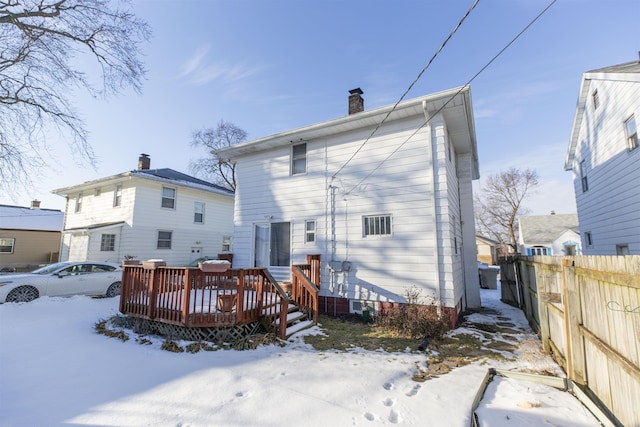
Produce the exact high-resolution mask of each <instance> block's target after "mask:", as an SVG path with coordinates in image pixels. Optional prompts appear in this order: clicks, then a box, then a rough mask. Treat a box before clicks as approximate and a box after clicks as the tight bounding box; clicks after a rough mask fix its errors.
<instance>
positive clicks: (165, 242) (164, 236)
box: [157, 231, 173, 249]
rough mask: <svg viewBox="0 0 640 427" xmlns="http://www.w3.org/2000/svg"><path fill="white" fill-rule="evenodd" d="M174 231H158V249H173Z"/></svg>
mask: <svg viewBox="0 0 640 427" xmlns="http://www.w3.org/2000/svg"><path fill="white" fill-rule="evenodd" d="M172 237H173V232H172V231H158V245H157V248H158V249H171V239H172Z"/></svg>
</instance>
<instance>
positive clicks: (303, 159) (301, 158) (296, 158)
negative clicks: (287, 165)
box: [291, 144, 307, 175]
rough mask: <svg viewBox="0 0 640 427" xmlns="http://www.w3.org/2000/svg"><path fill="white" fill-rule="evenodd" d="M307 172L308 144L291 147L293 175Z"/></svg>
mask: <svg viewBox="0 0 640 427" xmlns="http://www.w3.org/2000/svg"><path fill="white" fill-rule="evenodd" d="M306 172H307V144H298V145H294V146H293V147H291V175H297V174H300V173H306Z"/></svg>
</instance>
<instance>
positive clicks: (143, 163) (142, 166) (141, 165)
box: [138, 153, 151, 170]
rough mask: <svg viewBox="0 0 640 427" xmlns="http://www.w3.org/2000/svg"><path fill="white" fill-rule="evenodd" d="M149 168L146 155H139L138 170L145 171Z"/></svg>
mask: <svg viewBox="0 0 640 427" xmlns="http://www.w3.org/2000/svg"><path fill="white" fill-rule="evenodd" d="M150 167H151V159H150V158H149V155H148V154H144V153H143V154H140V157H138V170H147V169H149V168H150Z"/></svg>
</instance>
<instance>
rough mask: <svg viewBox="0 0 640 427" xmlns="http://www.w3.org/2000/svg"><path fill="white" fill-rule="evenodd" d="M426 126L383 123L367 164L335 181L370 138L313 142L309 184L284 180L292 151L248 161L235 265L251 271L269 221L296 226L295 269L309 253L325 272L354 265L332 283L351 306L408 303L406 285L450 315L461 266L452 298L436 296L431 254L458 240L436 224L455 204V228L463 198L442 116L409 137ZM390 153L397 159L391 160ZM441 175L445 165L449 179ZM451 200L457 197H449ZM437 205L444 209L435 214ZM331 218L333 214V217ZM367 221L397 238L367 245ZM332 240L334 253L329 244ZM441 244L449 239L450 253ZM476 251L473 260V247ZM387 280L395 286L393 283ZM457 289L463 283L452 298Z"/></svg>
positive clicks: (242, 177)
mask: <svg viewBox="0 0 640 427" xmlns="http://www.w3.org/2000/svg"><path fill="white" fill-rule="evenodd" d="M423 123H424V117H423V115H420V116H419V117H416V118H413V119H405V120H398V121H395V122H392V123H387V124H386V128H385V132H384V133H381V134H377V135H374V137H373V138H371V140H370V141H369V143H367V144H366V145H365V147H364V148H363V151H362V152H361V155H359V156H356V157H354V158H353V159H352V160H351V161H350V163H349V165H348V167H346V168H345V169H344V170H343V171H342V172H341V173H340V174H339V175H338V177H339V179H336V180H332V179H331V176H332V175H333V174H334V173H335V172H336V171H338V169H339V168H340V167H341V166H343V165H344V164H345V162H347V161H348V160H349V159H350V157H351V156H352V154H353V152H354V150H357V149H358V147H359V146H360V145H361V144H362V142H363V141H364V140H365V139H366V138H367V137H368V136H369V134H370V131H367V130H366V129H363V130H360V131H352V132H345V133H342V134H338V135H335V136H334V137H332V138H329V139H319V140H312V141H307V143H306V168H307V171H311V170H313V171H325V173H322V174H320V173H313V174H307V175H305V176H304V177H301V178H303V180H304V181H300V180H298V179H296V180H291V179H284V178H286V177H287V176H289V174H290V171H291V147H286V146H285V147H281V148H279V149H273V150H267V151H264V152H258V153H253V154H247V155H245V156H242V158H240V159H239V160H238V162H237V169H236V172H237V179H238V183H239V185H238V188H237V191H236V207H235V232H234V265H237V266H239V267H241V266H252V265H253V261H254V260H253V257H254V256H255V254H254V252H255V248H254V240H253V239H254V229H253V225H254V224H256V223H262V222H264V221H265V219H266V218H271V220H272V221H273V222H281V221H288V222H291V224H292V247H291V253H292V260H291V262H292V264H297V263H304V262H306V255H308V254H311V253H318V254H320V255H321V257H322V260H323V261H324V262H329V261H330V260H331V259H332V258H333V260H334V261H335V262H336V265H338V264H340V263H341V262H342V261H350V262H351V265H352V266H353V267H352V269H351V271H350V272H341V273H338V275H339V277H337V278H336V280H338V281H340V282H343V281H346V282H347V283H349V285H348V286H344V287H343V289H342V292H343V296H345V297H348V298H360V297H361V295H364V294H365V293H366V294H368V297H370V298H372V299H375V300H379V301H390V300H396V301H403V300H404V293H405V290H406V289H405V288H406V286H407V284H408V283H415V284H416V285H418V286H420V287H421V289H422V290H423V297H424V298H439V297H441V298H442V301H443V303H444V304H445V305H447V304H449V305H453V304H455V302H456V301H459V299H460V297H461V295H462V289H464V274H463V268H462V257H460V256H458V257H457V264H456V267H455V268H454V269H453V270H452V269H451V268H448V270H447V275H446V276H443V279H442V280H443V283H446V284H443V286H442V289H445V288H447V287H449V288H451V291H450V292H445V291H444V290H441V289H440V286H438V288H437V289H435V288H434V283H435V282H436V277H438V276H437V273H436V269H438V268H439V267H438V266H439V263H438V262H437V259H436V248H435V247H434V245H435V244H436V242H438V243H437V244H438V248H437V251H442V250H443V247H445V246H446V247H447V248H451V249H450V250H453V248H452V245H451V243H449V242H450V239H451V236H452V235H453V234H456V235H458V236H461V231H460V229H458V231H455V232H454V231H450V232H449V231H447V234H446V236H445V235H438V234H435V233H434V230H435V225H436V218H447V222H448V218H449V217H450V216H449V214H448V213H446V214H444V213H443V212H445V210H447V211H446V212H448V209H449V208H450V205H451V203H453V202H450V201H449V198H451V200H452V201H453V200H456V202H455V206H451V208H452V209H455V213H456V218H460V213H459V210H460V208H459V204H458V202H457V200H458V199H459V197H460V195H459V194H458V185H457V183H454V182H453V181H457V179H458V178H457V177H456V174H457V172H456V165H457V162H456V152H455V148H454V147H451V153H452V157H453V158H452V159H451V161H448V160H447V154H448V151H449V147H448V137H447V134H446V131H445V128H446V125H445V123H444V121H443V120H442V118H441V117H440V116H436V117H434V118H433V119H432V126H431V127H425V128H422V129H420V130H418V132H417V133H416V134H415V135H413V136H412V134H413V133H414V132H415V131H416V129H418V128H419V127H420V126H421V125H422V124H423ZM432 138H433V139H434V141H435V144H436V149H435V150H436V152H437V156H438V159H437V160H438V162H439V165H440V164H442V167H441V166H439V169H438V171H437V172H436V173H434V171H433V170H432V167H431V164H430V163H428V160H427V159H428V150H430V149H431V148H430V142H431V139H432ZM393 151H396V154H394V155H393V156H391V157H390V156H389V155H390V153H392V152H393ZM466 161H467V164H466V166H465V167H464V168H463V169H462V170H461V174H462V176H463V177H464V179H468V180H469V183H468V186H465V191H467V192H468V193H465V195H464V196H465V197H471V193H470V192H471V170H470V167H471V159H470V157H467V158H466ZM444 165H448V167H449V168H450V169H451V172H450V173H449V172H447V169H446V168H444ZM375 168H377V170H376V171H375V173H373V174H372V175H371V176H370V177H369V178H368V179H366V180H364V181H362V177H364V176H365V175H367V174H368V173H370V172H372V171H373V170H374V169H375ZM443 175H445V176H448V178H445V176H443ZM434 178H435V179H439V180H442V181H441V182H440V184H439V186H441V187H444V188H445V189H444V190H442V191H441V192H438V193H437V194H435V195H434V193H433V188H434V182H433V180H434ZM445 179H449V180H451V181H452V182H451V183H449V184H448V185H449V188H450V189H447V185H445V184H444V181H445ZM361 181H362V182H361ZM332 187H334V188H333V190H332ZM332 191H333V193H334V194H333V195H332ZM449 191H453V193H452V194H451V195H449V194H448V192H449ZM372 195H374V196H372ZM435 198H437V200H438V203H437V207H436V208H434V200H435ZM332 201H334V203H332ZM332 205H333V206H332ZM332 210H333V212H335V214H334V215H333V216H332V214H331V212H332ZM371 215H374V216H379V215H382V216H385V217H386V216H388V217H389V219H390V227H388V228H386V229H385V233H388V232H392V233H393V235H392V238H389V237H391V236H389V235H384V236H369V237H366V238H365V237H363V236H364V232H363V226H364V225H363V223H364V220H363V218H364V217H370V216H371ZM434 215H436V216H435V217H434ZM306 218H317V220H316V232H315V237H316V243H315V247H314V248H313V251H311V250H310V248H309V247H308V244H307V243H308V240H307V239H306V235H307V234H306V232H307V222H306V220H305V219H306ZM466 218H469V217H466ZM458 221H459V219H458ZM466 222H469V220H468V219H467V221H466ZM471 222H472V221H471ZM385 227H386V225H385ZM472 228H473V227H472ZM333 230H335V241H336V244H335V249H332V246H331V243H330V242H331V241H332V240H333V236H332V233H333ZM450 233H453V234H450ZM374 237H376V238H374ZM377 237H380V238H377ZM438 239H440V240H438ZM442 239H446V241H447V244H446V245H445V244H444V243H443V241H442ZM472 239H474V236H473V234H472ZM356 240H359V241H366V244H355V242H356ZM472 250H473V251H475V246H473V247H472ZM474 255H475V252H474ZM473 264H474V265H475V258H474V259H473ZM476 267H477V266H476ZM323 271H325V270H323ZM356 272H357V273H356ZM272 273H274V272H273V271H272ZM282 274H283V276H279V277H276V279H278V280H285V279H287V278H288V277H287V276H284V274H286V275H289V274H290V272H282ZM356 274H357V276H356ZM274 276H275V274H274ZM321 276H322V281H323V283H322V285H321V293H324V294H325V295H328V296H332V295H333V296H337V293H335V294H331V293H330V291H329V290H328V289H329V287H330V274H329V273H327V274H322V275H321ZM476 276H477V273H476ZM390 277H393V278H395V279H394V280H390V279H389V278H390ZM445 281H446V282H445ZM454 281H460V282H461V283H460V284H459V285H458V286H456V287H455V290H454V289H453V285H452V283H453V282H454ZM378 284H380V285H381V286H382V284H384V291H383V290H382V289H381V288H378Z"/></svg>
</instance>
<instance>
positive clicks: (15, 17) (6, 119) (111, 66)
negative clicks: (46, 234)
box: [0, 0, 151, 192]
mask: <svg viewBox="0 0 640 427" xmlns="http://www.w3.org/2000/svg"><path fill="white" fill-rule="evenodd" d="M112 3H115V2H112V1H110V0H0V189H2V190H5V191H7V192H10V191H15V190H17V189H18V188H27V186H28V185H29V184H30V183H31V182H32V179H33V177H34V176H37V175H38V171H39V170H40V168H41V167H42V166H45V165H47V164H48V163H49V162H51V161H52V160H51V159H50V158H49V157H48V154H49V153H48V143H47V136H48V135H50V134H51V131H56V132H61V133H62V134H63V135H65V137H67V140H68V142H69V145H70V148H71V151H72V153H73V155H74V156H75V158H76V160H78V161H80V160H89V163H90V164H91V165H95V155H94V152H93V150H92V147H91V145H90V144H89V142H88V134H87V131H86V129H85V127H84V123H83V121H82V119H81V118H80V117H79V115H78V114H77V113H76V111H75V110H74V108H73V105H72V103H71V102H70V101H69V95H70V94H71V93H72V92H73V91H74V90H75V89H77V88H80V89H84V90H87V91H88V92H89V93H90V94H91V95H92V96H94V97H97V96H108V95H110V94H116V93H119V92H120V91H121V90H123V89H125V88H128V87H131V88H133V89H134V90H136V91H137V92H140V90H141V87H142V82H143V80H144V76H145V73H146V70H145V69H144V66H143V64H142V62H141V61H140V60H139V56H140V53H141V52H140V46H141V44H142V42H144V41H147V40H148V39H149V38H150V36H151V31H150V28H149V26H148V25H147V24H146V23H145V22H144V21H142V20H139V19H138V18H136V17H135V16H134V15H133V14H132V13H131V12H129V11H128V10H127V9H119V8H118V7H117V6H116V5H113V4H112ZM120 3H122V2H120ZM94 65H97V66H94ZM92 67H93V68H92Z"/></svg>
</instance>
